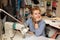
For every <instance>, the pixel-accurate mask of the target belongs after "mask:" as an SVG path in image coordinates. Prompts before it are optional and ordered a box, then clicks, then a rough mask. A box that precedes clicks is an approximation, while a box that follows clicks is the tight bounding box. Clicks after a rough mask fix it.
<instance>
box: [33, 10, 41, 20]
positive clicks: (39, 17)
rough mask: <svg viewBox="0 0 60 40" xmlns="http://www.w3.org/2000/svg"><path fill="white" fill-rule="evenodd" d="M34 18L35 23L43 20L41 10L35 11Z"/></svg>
mask: <svg viewBox="0 0 60 40" xmlns="http://www.w3.org/2000/svg"><path fill="white" fill-rule="evenodd" d="M32 18H33V20H34V21H39V20H41V13H40V11H39V10H34V11H33V14H32Z"/></svg>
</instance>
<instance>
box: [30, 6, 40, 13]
mask: <svg viewBox="0 0 60 40" xmlns="http://www.w3.org/2000/svg"><path fill="white" fill-rule="evenodd" d="M35 10H39V11H40V12H41V10H40V8H39V7H38V6H34V7H33V8H32V9H31V14H33V11H35Z"/></svg>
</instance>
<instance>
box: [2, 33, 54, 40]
mask: <svg viewBox="0 0 60 40" xmlns="http://www.w3.org/2000/svg"><path fill="white" fill-rule="evenodd" d="M3 38H4V39H3V40H55V39H52V38H46V37H44V36H39V37H36V36H35V35H30V34H26V35H25V37H23V36H22V34H20V32H16V33H15V35H14V36H12V37H8V36H6V35H5V36H4V37H3Z"/></svg>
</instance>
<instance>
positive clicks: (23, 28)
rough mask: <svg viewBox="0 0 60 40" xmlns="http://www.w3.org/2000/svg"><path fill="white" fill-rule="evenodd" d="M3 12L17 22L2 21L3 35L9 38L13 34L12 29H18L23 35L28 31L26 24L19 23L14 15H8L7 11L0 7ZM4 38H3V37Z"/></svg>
mask: <svg viewBox="0 0 60 40" xmlns="http://www.w3.org/2000/svg"><path fill="white" fill-rule="evenodd" d="M1 11H2V12H4V13H5V14H7V15H8V16H9V17H11V18H13V19H14V20H16V21H17V22H16V23H14V22H4V28H5V34H4V37H6V38H7V37H8V38H9V39H10V37H13V36H14V31H13V30H14V29H15V30H20V33H21V34H22V35H23V36H25V34H26V33H27V32H28V30H29V28H28V27H27V26H26V24H24V23H21V22H20V21H19V20H18V19H16V18H15V17H13V16H12V15H10V14H9V13H7V12H6V11H4V10H3V9H0V12H1ZM4 40H5V39H4ZM7 40H8V39H7Z"/></svg>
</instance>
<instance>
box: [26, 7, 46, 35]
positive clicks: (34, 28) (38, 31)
mask: <svg viewBox="0 0 60 40" xmlns="http://www.w3.org/2000/svg"><path fill="white" fill-rule="evenodd" d="M26 24H27V25H28V26H29V28H30V32H29V33H31V34H35V35H36V36H45V31H44V30H45V22H44V21H43V20H42V17H41V10H40V9H39V7H37V6H35V7H34V8H32V10H31V18H29V19H28V20H27V21H26Z"/></svg>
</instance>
